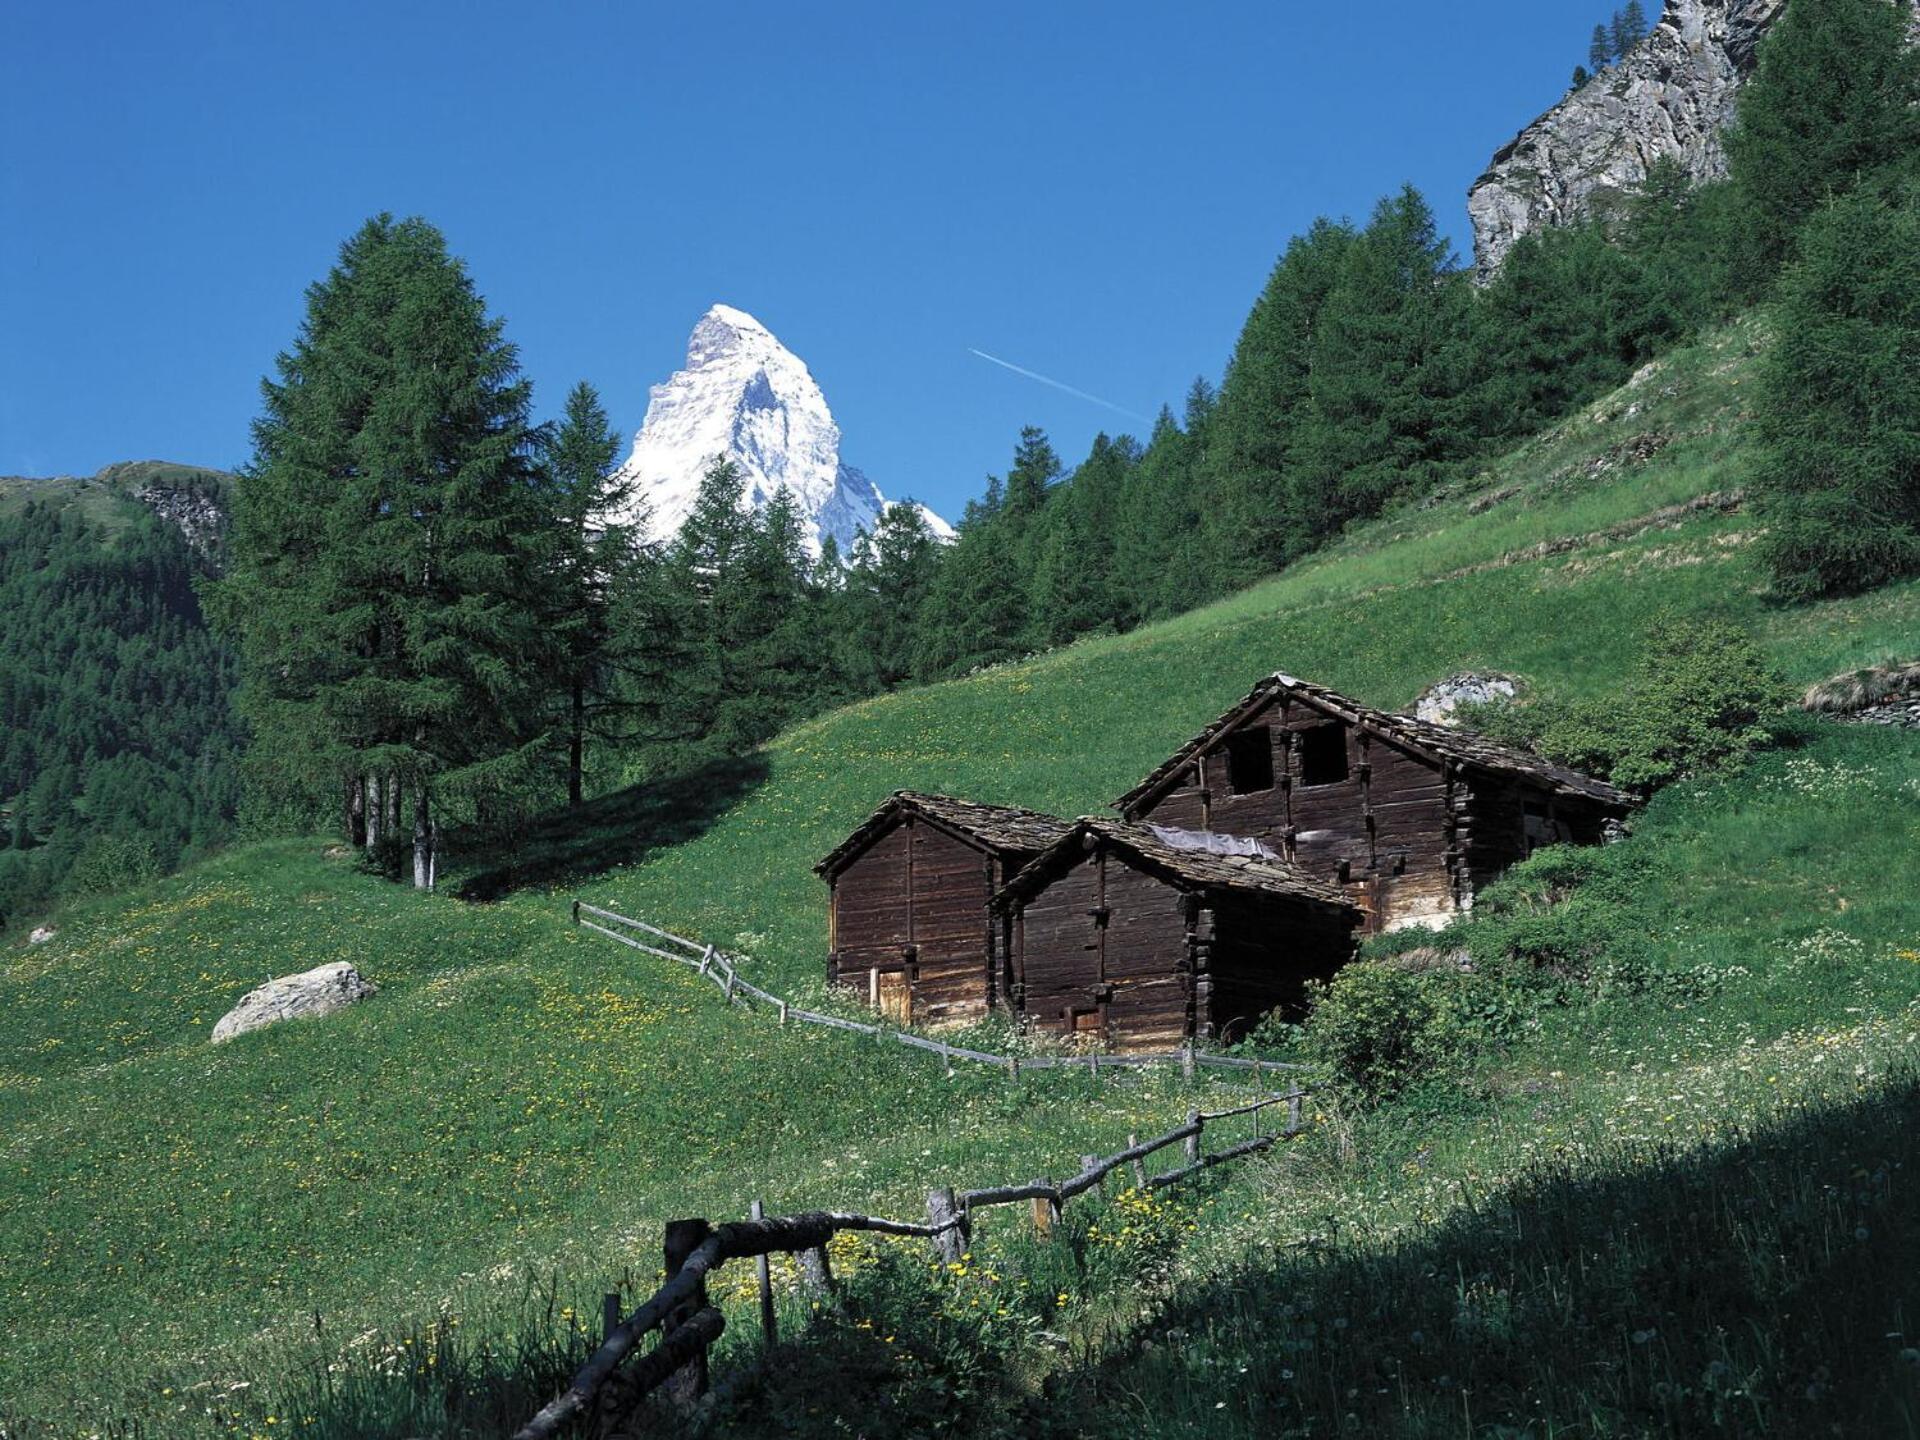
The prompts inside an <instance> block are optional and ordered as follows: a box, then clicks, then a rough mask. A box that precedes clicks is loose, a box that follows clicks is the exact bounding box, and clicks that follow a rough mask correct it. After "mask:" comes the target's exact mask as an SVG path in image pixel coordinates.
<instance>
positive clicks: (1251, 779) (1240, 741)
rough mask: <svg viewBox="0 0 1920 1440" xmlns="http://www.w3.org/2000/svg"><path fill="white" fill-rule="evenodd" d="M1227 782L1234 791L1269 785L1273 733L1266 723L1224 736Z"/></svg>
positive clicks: (1252, 791) (1246, 792)
mask: <svg viewBox="0 0 1920 1440" xmlns="http://www.w3.org/2000/svg"><path fill="white" fill-rule="evenodd" d="M1227 784H1228V786H1229V787H1230V788H1231V789H1232V791H1233V793H1234V794H1236V795H1253V794H1256V793H1258V792H1259V791H1261V790H1271V789H1273V734H1272V732H1271V731H1269V730H1268V729H1267V727H1266V726H1264V725H1262V726H1260V727H1258V728H1257V729H1253V730H1242V731H1240V732H1239V733H1238V734H1236V735H1229V736H1228V737H1227Z"/></svg>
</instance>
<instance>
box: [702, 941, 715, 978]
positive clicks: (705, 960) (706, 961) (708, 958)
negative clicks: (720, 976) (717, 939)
mask: <svg viewBox="0 0 1920 1440" xmlns="http://www.w3.org/2000/svg"><path fill="white" fill-rule="evenodd" d="M712 963H713V947H712V946H711V945H709V946H707V948H706V949H705V951H703V952H702V953H701V956H700V973H701V974H702V975H704V974H706V973H707V966H709V965H711V964H712Z"/></svg>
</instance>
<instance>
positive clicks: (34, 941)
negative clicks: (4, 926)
mask: <svg viewBox="0 0 1920 1440" xmlns="http://www.w3.org/2000/svg"><path fill="white" fill-rule="evenodd" d="M59 933H60V932H59V931H58V930H56V929H54V928H53V926H51V925H42V926H39V927H38V928H37V929H35V930H34V932H33V933H32V934H31V935H29V936H27V943H28V944H29V945H44V944H46V943H47V941H49V940H51V939H53V937H54V936H56V935H58V934H59Z"/></svg>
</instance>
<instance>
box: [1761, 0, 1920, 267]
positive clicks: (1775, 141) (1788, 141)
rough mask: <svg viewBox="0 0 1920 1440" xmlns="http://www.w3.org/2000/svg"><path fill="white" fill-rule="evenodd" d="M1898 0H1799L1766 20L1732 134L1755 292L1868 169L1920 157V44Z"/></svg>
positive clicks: (1871, 172) (1907, 165) (1900, 165)
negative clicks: (1816, 216)
mask: <svg viewBox="0 0 1920 1440" xmlns="http://www.w3.org/2000/svg"><path fill="white" fill-rule="evenodd" d="M1910 15H1911V11H1910V9H1909V7H1908V6H1907V5H1906V4H1904V3H1896V0H1795V3H1794V4H1792V5H1789V6H1788V7H1787V9H1786V13H1785V14H1783V15H1782V16H1781V17H1780V19H1779V20H1778V21H1776V22H1775V23H1774V25H1773V26H1772V28H1771V29H1769V30H1768V32H1767V36H1766V39H1765V40H1763V41H1762V42H1761V45H1760V61H1759V66H1758V68H1757V69H1756V70H1755V72H1754V75H1753V78H1752V79H1751V80H1750V81H1748V82H1747V84H1746V85H1745V86H1743V87H1742V88H1741V91H1740V98H1739V109H1738V123H1737V124H1736V125H1735V126H1734V128H1733V130H1732V131H1731V132H1730V133H1729V134H1728V136H1727V156H1728V161H1729V164H1730V167H1731V170H1732V174H1733V178H1734V183H1735V185H1736V186H1737V187H1738V189H1739V191H1740V194H1741V196H1742V197H1743V199H1744V200H1745V201H1746V207H1745V208H1746V214H1745V216H1744V220H1745V224H1744V226H1743V227H1742V230H1743V234H1744V236H1745V239H1746V244H1745V247H1744V250H1745V254H1744V262H1745V265H1744V268H1745V274H1744V276H1743V278H1744V279H1745V281H1746V283H1747V286H1748V288H1749V290H1750V292H1754V293H1757V292H1758V291H1759V290H1760V289H1762V288H1763V287H1764V286H1765V285H1766V284H1767V283H1768V282H1769V281H1770V280H1771V279H1772V277H1773V275H1774V274H1775V272H1777V270H1778V269H1779V267H1780V266H1781V265H1782V264H1783V263H1784V262H1785V261H1786V260H1787V259H1788V258H1789V257H1790V256H1791V254H1792V252H1793V245H1794V237H1795V236H1796V234H1797V233H1798V231H1799V229H1800V227H1801V226H1802V225H1803V224H1804V223H1805V222H1806V220H1807V219H1808V217H1809V216H1811V215H1812V214H1813V213H1814V212H1815V211H1816V210H1817V209H1818V208H1819V207H1820V206H1821V205H1822V204H1823V203H1825V202H1826V201H1827V200H1828V199H1830V198H1831V197H1833V196H1836V195H1843V194H1845V193H1846V192H1847V191H1849V190H1850V189H1852V188H1853V187H1854V186H1855V185H1857V184H1859V183H1860V182H1861V181H1863V180H1866V179H1868V178H1870V177H1875V176H1879V175H1883V174H1885V173H1886V172H1889V171H1894V170H1901V169H1904V170H1906V171H1907V173H1911V172H1912V169H1913V167H1914V165H1915V163H1916V160H1920V50H1916V49H1915V47H1913V46H1912V45H1909V44H1908V43H1907V38H1908V37H1907V24H1908V19H1909V17H1910Z"/></svg>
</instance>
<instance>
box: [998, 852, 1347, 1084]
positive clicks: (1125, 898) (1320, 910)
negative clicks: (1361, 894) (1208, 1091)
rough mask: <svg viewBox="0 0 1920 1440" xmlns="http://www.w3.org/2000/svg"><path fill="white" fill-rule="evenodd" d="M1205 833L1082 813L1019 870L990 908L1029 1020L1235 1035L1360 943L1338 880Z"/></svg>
mask: <svg viewBox="0 0 1920 1440" xmlns="http://www.w3.org/2000/svg"><path fill="white" fill-rule="evenodd" d="M1209 844H1215V845H1217V844H1218V840H1217V837H1212V836H1205V835H1194V834H1189V833H1186V832H1182V831H1177V830H1173V829H1170V828H1162V827H1150V826H1146V825H1126V824H1120V823H1118V822H1115V821H1111V820H1096V819H1087V820H1081V821H1080V822H1079V823H1078V824H1077V825H1075V826H1074V828H1073V830H1072V832H1071V833H1070V834H1068V835H1067V836H1066V837H1065V838H1064V839H1062V840H1061V841H1060V843H1059V844H1057V845H1055V846H1054V847H1053V848H1052V849H1051V850H1049V851H1047V852H1046V853H1045V854H1044V855H1042V856H1041V857H1040V858H1039V859H1038V860H1036V861H1034V862H1033V864H1031V865H1029V866H1027V868H1026V869H1024V870H1022V871H1021V872H1020V873H1019V874H1018V875H1016V876H1015V877H1014V878H1013V880H1012V881H1011V882H1010V883H1009V884H1008V886H1007V887H1006V889H1004V890H1002V891H1001V892H1000V893H999V894H998V895H996V896H995V897H994V901H993V908H994V910H995V912H996V913H998V914H999V915H1000V916H1001V919H1002V924H1003V926H1004V932H1003V944H1004V947H1005V950H1006V953H1007V957H1008V972H1009V976H1010V980H1011V998H1012V1000H1013V1004H1014V1007H1015V1008H1016V1009H1017V1010H1018V1012H1019V1013H1020V1015H1021V1016H1022V1017H1023V1019H1024V1020H1025V1021H1026V1023H1028V1024H1030V1025H1031V1026H1033V1027H1034V1028H1035V1029H1037V1030H1041V1031H1052V1032H1055V1033H1062V1034H1067V1035H1077V1036H1085V1037H1086V1038H1088V1039H1091V1040H1095V1041H1098V1042H1100V1043H1103V1044H1108V1045H1112V1046H1115V1047H1117V1048H1121V1049H1132V1050H1170V1049H1173V1048H1175V1047H1177V1046H1179V1045H1182V1044H1184V1043H1185V1042H1186V1041H1187V1040H1189V1039H1197V1038H1204V1037H1220V1038H1224V1039H1228V1040H1233V1039H1237V1038H1239V1036H1240V1035H1241V1034H1243V1033H1244V1032H1245V1030H1246V1028H1247V1027H1248V1026H1250V1025H1251V1024H1252V1023H1253V1022H1254V1021H1255V1020H1257V1019H1258V1018H1259V1017H1260V1016H1261V1015H1264V1014H1265V1013H1266V1012H1267V1011H1269V1010H1271V1009H1274V1008H1275V1007H1276V1006H1281V1007H1297V1006H1298V1005H1299V1004H1300V1002H1301V1001H1302V999H1303V998H1304V997H1303V987H1304V985H1305V983H1306V982H1307V981H1308V980H1314V979H1322V978H1324V977H1326V976H1328V975H1331V974H1332V973H1333V972H1334V971H1335V970H1336V969H1338V968H1339V967H1340V966H1341V965H1343V964H1345V963H1346V962H1347V960H1348V959H1350V958H1351V957H1352V954H1353V949H1354V932H1355V930H1356V928H1357V927H1358V926H1359V925H1360V923H1361V919H1362V916H1361V914H1360V912H1359V910H1357V909H1356V908H1355V907H1354V906H1353V905H1351V904H1349V903H1348V902H1347V900H1346V897H1345V896H1344V895H1343V894H1342V893H1341V892H1340V890H1339V889H1338V888H1337V887H1334V886H1330V885H1324V884H1322V883H1320V882H1319V881H1317V880H1313V879H1311V878H1309V877H1308V876H1307V875H1306V874H1305V873H1303V872H1302V871H1301V870H1299V869H1298V868H1297V867H1295V866H1292V865H1288V864H1286V863H1285V862H1284V861H1280V860H1277V859H1274V858H1271V857H1270V856H1267V855H1264V854H1221V853H1217V852H1216V850H1211V849H1208V848H1205V847H1206V846H1208V845H1209ZM1246 848H1248V849H1254V848H1256V847H1252V846H1249V847H1246Z"/></svg>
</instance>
